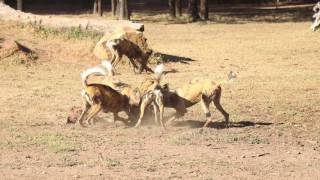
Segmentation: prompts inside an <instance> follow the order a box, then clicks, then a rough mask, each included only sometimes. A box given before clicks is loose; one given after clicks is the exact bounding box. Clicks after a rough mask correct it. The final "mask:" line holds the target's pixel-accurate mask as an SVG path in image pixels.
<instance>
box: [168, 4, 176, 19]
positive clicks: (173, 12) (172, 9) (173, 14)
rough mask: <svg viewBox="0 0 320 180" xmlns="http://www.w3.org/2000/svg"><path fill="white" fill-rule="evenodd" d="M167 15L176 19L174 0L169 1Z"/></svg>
mask: <svg viewBox="0 0 320 180" xmlns="http://www.w3.org/2000/svg"><path fill="white" fill-rule="evenodd" d="M168 3H169V15H170V17H176V12H175V10H176V9H175V0H169V2H168Z"/></svg>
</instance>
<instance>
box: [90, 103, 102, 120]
mask: <svg viewBox="0 0 320 180" xmlns="http://www.w3.org/2000/svg"><path fill="white" fill-rule="evenodd" d="M101 109H102V107H101V104H94V105H93V106H92V107H91V110H90V112H89V114H88V119H87V121H88V123H89V124H91V120H92V118H93V117H94V116H95V115H97V114H98V113H99V112H100V111H101Z"/></svg>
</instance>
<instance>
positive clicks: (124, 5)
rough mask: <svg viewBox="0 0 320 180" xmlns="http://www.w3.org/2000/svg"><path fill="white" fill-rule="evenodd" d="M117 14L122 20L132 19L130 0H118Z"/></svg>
mask: <svg viewBox="0 0 320 180" xmlns="http://www.w3.org/2000/svg"><path fill="white" fill-rule="evenodd" d="M117 15H118V19H120V20H128V19H130V13H129V7H128V0H117Z"/></svg>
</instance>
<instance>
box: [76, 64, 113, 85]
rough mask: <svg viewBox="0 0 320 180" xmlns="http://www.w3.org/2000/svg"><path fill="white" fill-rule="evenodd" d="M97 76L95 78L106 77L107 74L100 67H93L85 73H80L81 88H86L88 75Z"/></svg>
mask: <svg viewBox="0 0 320 180" xmlns="http://www.w3.org/2000/svg"><path fill="white" fill-rule="evenodd" d="M93 74H94V75H97V76H106V75H107V72H106V70H105V69H103V68H101V67H93V68H89V69H87V70H85V71H83V72H82V73H81V79H82V85H83V87H87V86H88V82H87V80H88V78H89V76H90V75H93Z"/></svg>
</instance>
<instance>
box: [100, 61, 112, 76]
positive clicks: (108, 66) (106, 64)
mask: <svg viewBox="0 0 320 180" xmlns="http://www.w3.org/2000/svg"><path fill="white" fill-rule="evenodd" d="M101 65H102V66H103V67H104V68H105V69H106V70H107V72H108V76H114V71H113V67H112V64H111V63H110V62H109V61H108V60H103V61H102V62H101Z"/></svg>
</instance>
